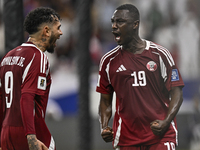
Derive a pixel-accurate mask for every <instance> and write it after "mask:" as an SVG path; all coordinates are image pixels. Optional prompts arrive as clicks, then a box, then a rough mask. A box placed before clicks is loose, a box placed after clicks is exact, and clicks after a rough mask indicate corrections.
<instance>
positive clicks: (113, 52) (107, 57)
mask: <svg viewBox="0 0 200 150" xmlns="http://www.w3.org/2000/svg"><path fill="white" fill-rule="evenodd" d="M120 50H121V46H117V47H115V48H113V49H112V50H110V51H109V52H107V53H106V54H105V55H103V57H102V58H101V61H100V65H99V70H101V68H102V65H104V64H107V63H108V62H109V61H110V59H112V58H114V57H115V56H116V55H118V54H119V51H120Z"/></svg>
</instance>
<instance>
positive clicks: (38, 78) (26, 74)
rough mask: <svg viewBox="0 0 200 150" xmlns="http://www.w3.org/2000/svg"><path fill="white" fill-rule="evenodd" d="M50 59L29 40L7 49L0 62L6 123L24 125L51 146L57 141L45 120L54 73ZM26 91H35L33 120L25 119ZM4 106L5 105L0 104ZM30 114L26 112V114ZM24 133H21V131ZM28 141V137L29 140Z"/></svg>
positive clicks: (4, 125)
mask: <svg viewBox="0 0 200 150" xmlns="http://www.w3.org/2000/svg"><path fill="white" fill-rule="evenodd" d="M49 68H50V66H49V62H48V58H47V56H46V54H45V53H43V52H42V51H41V50H39V49H38V48H37V47H36V46H35V45H34V44H32V43H30V42H27V43H23V44H22V45H21V46H18V47H17V48H15V49H13V50H11V51H10V52H8V53H7V54H6V55H5V56H4V57H3V59H2V60H1V62H0V79H1V93H2V96H1V99H0V101H1V104H2V107H3V114H4V120H3V123H2V126H3V127H6V126H12V127H20V126H23V127H24V133H23V134H24V136H25V135H27V134H36V137H37V138H38V139H39V140H41V141H42V142H43V143H45V145H47V146H48V147H49V146H50V143H51V145H53V148H52V150H53V149H54V147H55V145H54V141H53V138H52V137H51V134H50V132H49V130H48V128H47V126H46V123H45V113H46V107H47V102H48V95H49V89H50V84H51V76H50V70H49ZM23 93H31V94H33V95H34V96H33V101H32V103H34V108H33V110H32V111H33V115H34V119H33V120H34V122H33V124H31V123H30V122H31V121H30V120H25V119H29V117H26V118H25V119H24V117H23V115H24V114H26V111H27V108H29V107H30V106H29V104H28V103H27V104H26V105H27V108H26V106H23V107H22V106H21V105H20V100H22V97H21V95H22V94H23ZM1 109H2V108H1ZM26 115H27V114H26ZM31 117H32V116H30V118H31ZM32 118H33V117H32ZM19 134H22V133H19ZM26 142H27V141H26Z"/></svg>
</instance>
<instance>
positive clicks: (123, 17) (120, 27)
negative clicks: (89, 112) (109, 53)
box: [99, 10, 183, 142]
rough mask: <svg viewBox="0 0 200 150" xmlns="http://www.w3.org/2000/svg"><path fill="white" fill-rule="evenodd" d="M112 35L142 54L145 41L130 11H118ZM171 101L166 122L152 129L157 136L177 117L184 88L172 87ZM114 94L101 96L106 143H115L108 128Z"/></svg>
mask: <svg viewBox="0 0 200 150" xmlns="http://www.w3.org/2000/svg"><path fill="white" fill-rule="evenodd" d="M111 22H112V33H113V34H114V36H115V40H116V42H117V43H118V45H122V47H123V49H124V50H127V51H129V52H132V53H133V54H141V53H142V52H143V51H144V49H145V47H146V44H145V41H143V40H142V39H140V37H139V35H138V29H139V20H138V18H135V19H134V17H133V15H132V14H131V13H130V12H129V11H128V10H116V11H115V12H114V14H113V16H112V18H111ZM170 96H171V101H170V104H169V110H168V113H167V115H166V117H165V119H164V120H154V121H152V122H151V123H150V125H149V126H150V128H151V130H152V132H153V133H154V134H155V135H159V136H161V135H163V134H164V133H165V131H166V130H167V129H168V127H169V126H170V123H171V122H172V120H173V119H174V117H175V116H176V114H177V112H178V110H179V108H180V106H181V104H182V102H183V96H182V87H172V88H171V90H170ZM112 98H113V95H112V94H101V97H100V105H99V116H100V124H101V136H102V138H103V139H104V141H105V142H111V141H113V131H112V128H111V127H109V126H108V123H109V120H110V118H111V116H112Z"/></svg>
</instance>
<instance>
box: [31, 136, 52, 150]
mask: <svg viewBox="0 0 200 150" xmlns="http://www.w3.org/2000/svg"><path fill="white" fill-rule="evenodd" d="M27 141H28V145H29V150H48V148H47V147H46V146H45V145H44V143H42V142H41V141H40V140H38V139H37V138H36V135H35V134H29V135H27Z"/></svg>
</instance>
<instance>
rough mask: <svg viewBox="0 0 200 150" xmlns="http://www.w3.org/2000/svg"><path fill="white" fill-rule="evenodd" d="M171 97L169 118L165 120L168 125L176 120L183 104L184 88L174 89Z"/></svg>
mask: <svg viewBox="0 0 200 150" xmlns="http://www.w3.org/2000/svg"><path fill="white" fill-rule="evenodd" d="M170 95H171V102H170V104H169V110H168V113H167V116H166V117H165V120H166V122H167V123H168V124H170V123H171V121H172V120H173V119H174V117H175V116H176V114H177V113H178V111H179V108H180V106H181V104H182V102H183V93H182V87H172V88H171V91H170Z"/></svg>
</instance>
